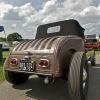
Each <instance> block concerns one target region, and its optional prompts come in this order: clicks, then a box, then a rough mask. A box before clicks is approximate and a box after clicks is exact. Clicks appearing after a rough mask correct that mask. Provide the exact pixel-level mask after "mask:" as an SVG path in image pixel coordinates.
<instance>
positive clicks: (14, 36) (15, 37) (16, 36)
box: [7, 32, 22, 41]
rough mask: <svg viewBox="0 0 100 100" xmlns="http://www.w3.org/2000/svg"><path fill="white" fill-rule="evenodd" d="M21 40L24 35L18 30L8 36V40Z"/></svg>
mask: <svg viewBox="0 0 100 100" xmlns="http://www.w3.org/2000/svg"><path fill="white" fill-rule="evenodd" d="M21 40H22V36H21V35H20V34H19V33H17V32H14V33H11V34H9V35H8V36H7V41H21Z"/></svg>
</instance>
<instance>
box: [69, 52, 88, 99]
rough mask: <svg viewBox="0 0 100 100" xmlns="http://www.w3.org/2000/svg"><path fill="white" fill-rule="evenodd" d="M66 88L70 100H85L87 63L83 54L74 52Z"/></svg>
mask: <svg viewBox="0 0 100 100" xmlns="http://www.w3.org/2000/svg"><path fill="white" fill-rule="evenodd" d="M68 88H69V94H70V97H71V99H72V100H85V98H86V95H87V91H88V63H87V57H86V54H85V53H83V52H76V53H74V54H73V56H72V59H71V63H70V68H69V75H68Z"/></svg>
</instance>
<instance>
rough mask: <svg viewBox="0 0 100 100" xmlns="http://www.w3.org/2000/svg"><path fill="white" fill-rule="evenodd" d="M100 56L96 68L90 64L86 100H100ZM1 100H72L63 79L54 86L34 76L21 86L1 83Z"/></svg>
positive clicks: (97, 58) (5, 82)
mask: <svg viewBox="0 0 100 100" xmlns="http://www.w3.org/2000/svg"><path fill="white" fill-rule="evenodd" d="M99 60H100V55H97V56H96V63H97V64H96V66H95V67H91V65H90V64H89V91H88V95H87V99H86V100H100V61H99ZM0 100H70V97H69V94H68V85H67V84H64V83H63V82H62V80H61V79H56V80H55V82H54V83H53V84H48V85H46V84H44V82H43V79H41V78H38V77H37V76H35V75H33V76H31V77H30V78H29V80H28V81H27V82H25V83H24V84H21V85H19V86H17V85H12V84H10V83H8V82H7V81H4V82H2V83H0Z"/></svg>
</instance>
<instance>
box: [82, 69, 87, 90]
mask: <svg viewBox="0 0 100 100" xmlns="http://www.w3.org/2000/svg"><path fill="white" fill-rule="evenodd" d="M86 80H87V72H86V69H84V68H83V89H84V88H85V87H86Z"/></svg>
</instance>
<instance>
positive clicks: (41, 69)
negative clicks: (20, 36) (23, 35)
mask: <svg viewBox="0 0 100 100" xmlns="http://www.w3.org/2000/svg"><path fill="white" fill-rule="evenodd" d="M84 30H85V29H84V28H82V27H81V25H80V24H79V22H78V21H76V20H74V19H71V20H65V21H60V22H54V23H49V24H44V25H40V26H39V27H38V29H37V33H36V37H35V39H34V40H31V41H26V42H21V43H19V44H18V45H17V46H15V47H14V48H13V49H12V51H11V52H10V55H9V56H8V58H7V59H6V61H5V64H4V75H5V78H6V80H7V81H8V82H10V83H12V84H21V83H23V82H25V81H26V80H27V79H28V77H29V75H33V74H35V75H38V76H39V77H42V78H44V82H45V83H46V84H47V83H49V82H53V81H54V79H55V78H56V77H59V78H62V79H64V80H65V81H66V82H67V81H68V87H69V94H70V97H71V99H72V100H85V98H86V94H87V87H88V86H87V83H88V66H87V57H86V54H85V48H84V43H85V42H84ZM75 84H76V85H75ZM75 91H77V94H75ZM84 91H85V93H84ZM73 94H74V95H73ZM72 95H73V96H72Z"/></svg>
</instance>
